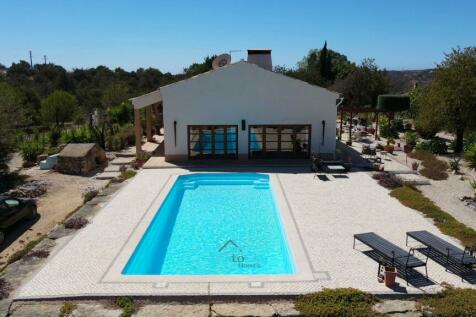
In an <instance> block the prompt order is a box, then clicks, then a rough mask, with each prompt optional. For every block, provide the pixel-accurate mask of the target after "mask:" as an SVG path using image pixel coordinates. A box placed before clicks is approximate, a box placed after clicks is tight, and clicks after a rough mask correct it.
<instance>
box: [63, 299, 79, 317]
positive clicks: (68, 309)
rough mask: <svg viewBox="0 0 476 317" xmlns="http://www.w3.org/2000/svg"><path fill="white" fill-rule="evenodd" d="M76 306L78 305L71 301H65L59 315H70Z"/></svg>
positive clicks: (65, 316) (64, 316)
mask: <svg viewBox="0 0 476 317" xmlns="http://www.w3.org/2000/svg"><path fill="white" fill-rule="evenodd" d="M76 308H78V305H76V304H74V303H71V302H66V303H64V304H63V306H61V309H60V313H59V316H60V317H69V316H71V315H72V313H73V311H75V310H76Z"/></svg>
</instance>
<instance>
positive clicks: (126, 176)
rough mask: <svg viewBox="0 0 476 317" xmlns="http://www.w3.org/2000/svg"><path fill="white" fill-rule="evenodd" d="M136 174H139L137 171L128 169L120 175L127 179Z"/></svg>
mask: <svg viewBox="0 0 476 317" xmlns="http://www.w3.org/2000/svg"><path fill="white" fill-rule="evenodd" d="M136 174H137V172H136V171H132V170H126V171H122V172H121V176H119V177H120V178H121V179H122V180H126V179H129V178H132V177H134V176H136Z"/></svg>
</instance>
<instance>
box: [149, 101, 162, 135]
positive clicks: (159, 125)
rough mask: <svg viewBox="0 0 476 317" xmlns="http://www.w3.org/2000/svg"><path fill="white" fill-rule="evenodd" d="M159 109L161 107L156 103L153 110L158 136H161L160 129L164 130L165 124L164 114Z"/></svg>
mask: <svg viewBox="0 0 476 317" xmlns="http://www.w3.org/2000/svg"><path fill="white" fill-rule="evenodd" d="M159 107H160V105H159V104H158V103H156V104H154V105H153V106H152V110H153V112H154V115H155V126H156V128H157V134H159V135H160V129H161V128H162V125H163V122H162V114H161V113H160V110H159Z"/></svg>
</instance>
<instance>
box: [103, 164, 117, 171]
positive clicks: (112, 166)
mask: <svg viewBox="0 0 476 317" xmlns="http://www.w3.org/2000/svg"><path fill="white" fill-rule="evenodd" d="M120 169H121V166H120V165H109V166H108V167H106V168H105V169H104V172H119V171H120Z"/></svg>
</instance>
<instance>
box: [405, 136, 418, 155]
mask: <svg viewBox="0 0 476 317" xmlns="http://www.w3.org/2000/svg"><path fill="white" fill-rule="evenodd" d="M404 138H405V143H406V144H405V145H404V146H403V151H404V152H405V153H411V152H412V151H413V149H414V148H415V145H416V142H417V135H416V133H414V132H406V133H405V136H404Z"/></svg>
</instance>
